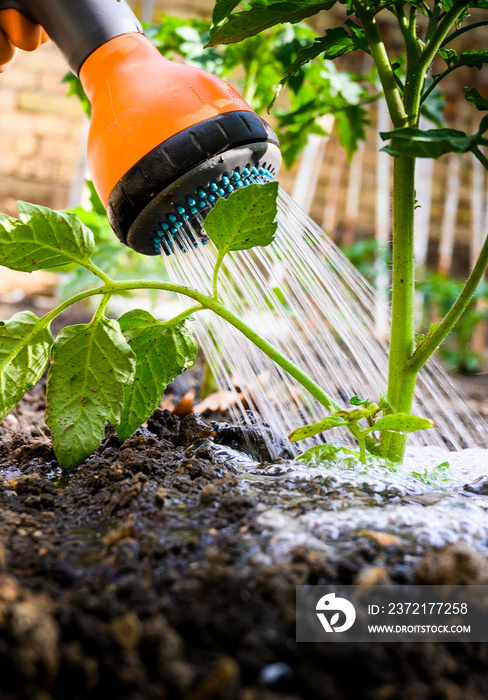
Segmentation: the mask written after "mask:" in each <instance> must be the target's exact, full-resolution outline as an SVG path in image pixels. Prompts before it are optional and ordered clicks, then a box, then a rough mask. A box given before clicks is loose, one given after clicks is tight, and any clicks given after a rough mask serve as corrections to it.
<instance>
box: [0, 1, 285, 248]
mask: <svg viewBox="0 0 488 700" xmlns="http://www.w3.org/2000/svg"><path fill="white" fill-rule="evenodd" d="M6 7H15V8H16V9H20V10H21V11H22V12H23V13H24V14H25V15H26V16H27V17H29V19H30V20H32V21H33V22H35V23H37V24H40V25H42V27H43V28H44V29H45V30H46V31H47V33H48V34H49V36H50V37H51V38H52V39H53V40H54V41H55V43H57V44H58V46H59V47H60V48H61V50H62V51H63V53H64V54H65V56H66V57H67V59H68V61H69V63H70V66H71V67H72V69H73V70H74V71H75V72H77V73H79V76H80V79H81V82H82V84H83V87H84V89H85V91H86V93H87V95H88V97H89V99H90V102H91V105H92V122H91V126H90V134H89V139H88V165H89V168H90V173H91V176H92V178H93V182H94V185H95V188H96V189H97V191H98V193H99V195H100V197H101V199H102V201H103V203H104V205H105V206H106V208H107V214H108V217H109V221H110V223H111V225H112V227H113V229H114V231H115V233H116V234H117V236H118V237H119V238H120V240H121V241H122V242H123V243H125V244H126V245H128V246H130V247H131V248H134V249H135V250H137V251H139V252H141V253H145V254H147V255H157V254H159V253H160V251H164V252H165V253H167V254H169V253H171V252H172V251H173V250H174V249H175V248H177V247H179V248H183V246H184V245H186V244H183V243H182V239H181V236H180V234H181V231H183V230H186V229H188V228H190V227H192V230H196V231H197V233H198V234H200V233H201V232H202V223H203V219H204V218H205V215H206V214H207V213H208V211H209V210H210V208H211V207H212V206H213V204H214V202H215V201H216V200H217V199H218V198H219V197H225V196H228V194H229V193H230V192H232V191H233V189H235V188H239V187H243V186H245V185H247V184H250V183H252V182H265V181H268V180H269V179H272V178H273V177H274V176H275V175H276V173H277V171H278V169H279V166H280V163H281V156H280V152H279V146H278V141H277V139H276V136H275V135H274V132H273V131H272V129H271V128H270V127H269V126H268V125H267V124H266V122H265V121H263V120H262V119H261V118H260V117H258V116H257V115H256V114H255V113H254V112H253V111H252V109H251V108H250V107H249V105H247V103H246V102H245V101H244V100H243V99H242V98H241V97H240V95H238V94H237V92H236V91H235V90H233V88H231V87H230V86H229V85H227V83H225V82H224V81H222V80H221V79H219V78H216V77H215V76H213V75H210V74H209V73H206V72H205V71H202V70H199V69H197V68H192V67H188V66H185V65H182V64H180V63H174V62H172V61H169V60H167V59H165V58H163V57H162V56H161V55H160V53H159V51H158V50H157V49H156V48H155V47H154V46H153V45H152V44H151V42H150V41H149V40H148V39H147V38H146V37H145V36H144V35H143V34H142V32H141V29H140V26H139V23H138V22H137V19H136V18H135V17H134V15H133V14H132V12H131V10H130V8H129V7H128V6H127V4H126V3H125V2H124V1H122V2H120V1H119V0H76V2H73V0H43V1H42V2H38V1H37V0H0V10H2V9H3V8H6Z"/></svg>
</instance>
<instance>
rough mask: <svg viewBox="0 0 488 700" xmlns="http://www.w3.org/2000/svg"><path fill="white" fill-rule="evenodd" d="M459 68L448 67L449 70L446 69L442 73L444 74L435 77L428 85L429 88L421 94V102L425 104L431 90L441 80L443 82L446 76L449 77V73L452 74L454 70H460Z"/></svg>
mask: <svg viewBox="0 0 488 700" xmlns="http://www.w3.org/2000/svg"><path fill="white" fill-rule="evenodd" d="M460 67H461V66H450V67H449V68H447V69H446V70H445V71H444V73H441V74H440V75H438V76H437V78H434V79H433V80H432V82H431V84H430V85H429V87H428V88H427V90H425V92H424V93H423V95H422V99H421V102H425V100H426V99H427V98H428V96H429V95H430V93H431V92H432V90H434V88H435V87H437V85H439V83H440V82H441V80H443V79H444V78H445V77H446V75H449V73H452V72H453V71H454V70H456V68H460Z"/></svg>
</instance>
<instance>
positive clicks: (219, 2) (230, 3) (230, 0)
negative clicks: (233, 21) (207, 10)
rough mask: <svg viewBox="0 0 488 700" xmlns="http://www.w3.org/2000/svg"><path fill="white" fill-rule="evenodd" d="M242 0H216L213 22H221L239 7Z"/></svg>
mask: <svg viewBox="0 0 488 700" xmlns="http://www.w3.org/2000/svg"><path fill="white" fill-rule="evenodd" d="M239 2H240V0H216V2H215V7H214V9H213V13H212V23H213V24H220V22H222V20H224V19H225V18H226V17H228V16H229V15H230V13H231V12H232V10H233V9H234V8H235V7H237V5H238V4H239Z"/></svg>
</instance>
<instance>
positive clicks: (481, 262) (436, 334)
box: [407, 237, 488, 372]
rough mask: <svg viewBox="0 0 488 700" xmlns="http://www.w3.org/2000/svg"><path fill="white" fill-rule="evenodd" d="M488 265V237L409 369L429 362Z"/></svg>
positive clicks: (413, 357)
mask: <svg viewBox="0 0 488 700" xmlns="http://www.w3.org/2000/svg"><path fill="white" fill-rule="evenodd" d="M487 265H488V237H487V238H486V239H485V242H484V243H483V247H482V249H481V252H480V254H479V257H478V259H477V261H476V263H475V265H474V267H473V269H472V270H471V274H470V275H469V277H468V279H467V280H466V284H465V285H464V287H463V289H462V291H461V293H460V294H459V296H458V298H457V299H456V301H455V302H454V304H453V305H452V306H451V308H450V309H449V311H448V312H447V314H446V315H445V316H444V318H443V319H442V321H441V322H440V324H439V325H438V326H437V327H436V329H435V330H434V331H433V332H432V333H429V335H428V336H427V337H426V338H425V340H424V341H423V342H422V343H420V345H419V346H418V348H417V349H416V350H415V352H414V353H413V355H412V357H411V358H410V360H409V361H408V363H407V365H408V370H409V371H413V372H418V371H419V369H420V368H421V367H422V366H423V365H424V364H425V363H426V362H427V360H428V359H429V357H431V356H432V355H433V354H434V352H435V351H436V350H437V348H438V347H439V345H440V344H441V343H442V341H443V340H444V338H445V337H446V336H447V335H448V333H449V332H450V331H451V330H452V329H453V327H454V326H455V324H456V323H457V321H458V320H459V318H460V316H461V314H462V313H463V311H464V310H465V309H466V307H467V306H468V304H469V302H470V301H471V298H472V296H473V294H474V292H475V291H476V288H477V286H478V284H479V283H480V281H481V279H482V277H483V274H484V272H485V270H486V267H487Z"/></svg>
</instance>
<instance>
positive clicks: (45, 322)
mask: <svg viewBox="0 0 488 700" xmlns="http://www.w3.org/2000/svg"><path fill="white" fill-rule="evenodd" d="M103 292H104V287H94V288H93V289H88V290H87V291H84V292H80V293H79V294H75V295H74V296H72V297H70V298H69V299H66V301H63V303H62V304H59V306H56V307H55V308H54V309H52V310H51V311H49V312H48V313H47V314H45V315H44V316H43V317H42V318H40V319H39V324H41V325H40V327H42V326H49V325H50V323H51V322H52V321H53V319H55V318H56V316H59V314H61V313H63V311H65V310H66V309H68V308H69V307H70V306H73V304H76V303H77V302H78V301H83V300H84V299H88V298H89V297H94V296H96V295H97V294H103Z"/></svg>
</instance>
